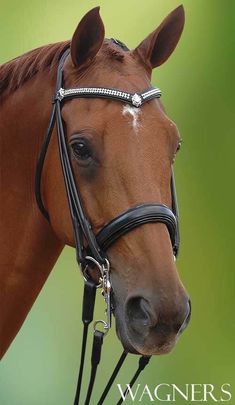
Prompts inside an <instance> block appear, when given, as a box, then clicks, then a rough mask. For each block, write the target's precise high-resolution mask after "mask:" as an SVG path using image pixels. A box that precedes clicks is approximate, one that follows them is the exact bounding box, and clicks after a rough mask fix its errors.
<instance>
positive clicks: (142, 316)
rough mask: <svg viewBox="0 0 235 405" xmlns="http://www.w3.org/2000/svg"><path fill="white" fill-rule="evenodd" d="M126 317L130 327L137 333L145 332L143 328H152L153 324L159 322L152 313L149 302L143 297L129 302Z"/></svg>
mask: <svg viewBox="0 0 235 405" xmlns="http://www.w3.org/2000/svg"><path fill="white" fill-rule="evenodd" d="M126 316H127V321H128V323H129V325H130V326H131V328H132V329H133V330H135V331H136V332H141V331H143V327H145V328H146V327H148V328H149V327H151V326H152V323H153V322H155V323H156V321H157V320H156V317H154V316H153V314H152V313H151V308H150V305H149V303H148V301H147V300H146V299H144V298H142V297H133V298H130V299H129V300H128V302H127V305H126ZM153 318H154V321H153Z"/></svg>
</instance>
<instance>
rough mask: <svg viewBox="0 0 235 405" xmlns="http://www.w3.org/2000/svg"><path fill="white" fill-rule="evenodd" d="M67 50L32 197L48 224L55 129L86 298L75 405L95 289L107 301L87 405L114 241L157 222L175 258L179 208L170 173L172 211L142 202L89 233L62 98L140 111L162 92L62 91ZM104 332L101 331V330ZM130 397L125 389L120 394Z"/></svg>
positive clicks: (105, 323) (108, 320) (108, 311)
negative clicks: (95, 274)
mask: <svg viewBox="0 0 235 405" xmlns="http://www.w3.org/2000/svg"><path fill="white" fill-rule="evenodd" d="M69 52H70V50H69V48H68V49H66V51H65V52H64V54H63V55H62V57H61V59H60V62H59V66H58V72H57V81H56V89H55V95H54V98H53V108H52V113H51V118H50V121H49V125H48V129H47V132H46V136H45V139H44V142H43V145H42V147H41V151H40V156H39V160H38V163H37V168H36V178H35V196H36V200H37V204H38V207H39V209H40V210H41V212H42V214H43V215H44V217H45V218H46V219H47V220H48V221H50V218H49V214H48V212H47V210H46V208H45V206H44V204H43V200H42V195H41V176H42V170H43V166H44V161H45V157H46V153H47V149H48V146H49V143H50V139H51V136H52V132H53V129H54V127H55V125H56V128H57V139H58V147H59V155H60V161H61V167H62V171H63V177H64V183H65V188H66V193H67V199H68V203H69V210H70V215H71V219H72V224H73V230H74V238H75V246H76V257H77V262H78V264H79V265H80V268H81V272H82V275H83V277H84V294H83V307H82V322H83V339H82V347H81V357H80V368H79V375H78V382H77V390H76V396H75V399H74V405H77V404H79V400H80V393H81V386H82V377H83V369H84V362H85V354H86V343H87V335H88V328H89V325H90V324H91V322H92V321H93V314H94V307H95V298H96V290H97V289H98V288H101V289H102V294H103V297H104V301H105V313H106V319H105V320H98V321H95V323H94V336H93V345H92V355H91V373H90V381H89V386H88V390H87V394H86V399H85V402H84V403H85V405H88V404H89V403H90V400H91V395H92V391H93V387H94V382H95V377H96V372H97V368H98V365H99V362H100V358H101V350H102V344H103V339H104V337H105V336H106V334H107V333H108V331H109V329H110V328H111V324H112V313H113V308H112V285H111V279H110V268H111V266H110V262H109V259H108V256H107V254H106V251H107V249H108V248H109V247H110V246H111V245H112V244H113V243H115V241H116V240H117V239H119V238H120V237H122V236H123V235H125V234H126V233H128V232H130V231H131V230H133V229H134V228H136V227H138V226H141V225H143V224H146V223H155V222H160V223H163V224H165V225H166V227H167V229H168V232H169V235H170V239H171V243H172V249H173V254H174V256H175V257H176V256H177V253H178V249H179V228H178V207H177V199H176V191H175V184H174V175H173V170H172V176H171V195H172V207H171V209H170V208H169V207H167V206H165V205H163V204H159V203H145V204H141V205H137V206H134V207H132V208H130V209H128V210H127V211H125V212H123V213H121V214H120V215H118V216H117V217H115V218H114V219H113V220H111V221H110V222H109V223H108V224H106V225H105V226H104V227H103V228H102V229H101V231H100V232H99V233H98V234H97V235H95V234H94V233H93V231H92V226H91V224H90V222H89V219H88V218H87V216H86V214H85V210H84V207H83V205H82V202H81V198H80V194H79V189H78V188H77V186H76V183H75V178H74V174H73V169H72V164H71V161H70V156H69V151H68V144H67V137H66V134H65V131H64V126H63V121H62V116H61V108H62V105H63V103H64V102H66V100H68V99H71V98H105V99H110V100H115V101H117V102H122V103H123V102H125V103H128V104H130V105H132V106H134V107H136V108H140V107H141V106H142V105H143V104H144V103H146V102H149V101H151V100H152V99H154V98H159V97H160V96H161V91H160V90H159V89H158V88H150V89H147V90H145V91H144V92H142V93H134V94H133V93H127V92H125V91H121V90H117V89H111V88H102V87H87V88H84V87H83V88H75V89H64V88H63V66H64V62H65V59H66V57H67V56H68V55H69ZM94 267H96V268H97V269H98V271H99V275H100V277H99V283H98V284H96V283H95V282H94V281H93V280H92V279H91V277H90V276H89V275H88V272H87V271H88V269H89V270H90V271H91V272H92V270H93V269H94ZM101 328H102V331H101V330H99V329H101ZM126 356H127V353H126V352H125V351H124V352H123V353H122V355H121V357H120V359H119V361H118V363H117V365H116V367H115V369H114V371H113V373H112V375H111V377H110V379H109V381H108V383H107V385H106V387H105V389H104V391H103V393H102V395H101V397H100V400H99V401H98V405H101V404H103V402H104V400H105V398H106V396H107V394H108V392H109V390H110V388H111V386H112V383H113V382H114V379H115V378H116V376H117V374H118V372H119V370H120V368H121V366H122V365H123V362H124V361H125V359H126ZM150 357H151V356H141V357H140V359H139V365H138V368H137V371H136V373H135V375H134V376H133V378H132V380H131V382H130V387H132V385H133V384H134V383H135V381H136V379H137V378H138V376H139V374H140V373H141V372H142V371H143V369H144V368H145V366H146V365H147V364H148V362H149V360H150ZM127 394H128V391H127V390H126V391H125V393H124V396H126V395H127ZM122 402H123V398H120V400H119V401H118V403H117V404H121V403H122Z"/></svg>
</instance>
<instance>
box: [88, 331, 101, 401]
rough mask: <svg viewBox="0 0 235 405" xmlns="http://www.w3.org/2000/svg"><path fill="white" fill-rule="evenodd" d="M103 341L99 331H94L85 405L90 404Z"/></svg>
mask: <svg viewBox="0 0 235 405" xmlns="http://www.w3.org/2000/svg"><path fill="white" fill-rule="evenodd" d="M103 339H104V333H103V332H100V331H99V330H95V332H94V338H93V345H92V355H91V374H90V381H89V386H88V390H87V396H86V400H85V405H89V403H90V399H91V394H92V390H93V387H94V382H95V377H96V372H97V368H98V365H99V362H100V357H101V349H102V344H103Z"/></svg>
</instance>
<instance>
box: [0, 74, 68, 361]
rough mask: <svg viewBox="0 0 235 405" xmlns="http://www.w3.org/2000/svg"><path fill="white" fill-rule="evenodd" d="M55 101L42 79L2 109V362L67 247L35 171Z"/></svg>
mask: <svg viewBox="0 0 235 405" xmlns="http://www.w3.org/2000/svg"><path fill="white" fill-rule="evenodd" d="M51 95H52V83H49V84H48V83H47V81H46V80H42V77H41V78H40V77H36V78H35V79H33V80H31V81H30V82H28V83H27V84H25V85H24V86H23V87H22V88H21V89H19V90H18V91H16V92H15V93H14V94H13V95H11V96H9V97H8V99H7V100H6V101H5V102H4V103H3V104H2V105H0V134H1V138H0V142H1V149H0V151H1V183H0V187H1V190H0V195H1V221H0V227H1V228H0V357H1V355H3V354H4V352H5V351H6V350H7V348H8V346H9V345H10V343H11V341H12V340H13V338H14V337H15V335H16V334H17V332H18V330H19V329H20V327H21V325H22V323H23V321H24V319H25V317H26V316H27V314H28V312H29V310H30V308H31V306H32V305H33V303H34V301H35V299H36V297H37V295H38V293H39V292H40V290H41V288H42V286H43V284H44V282H45V281H46V279H47V277H48V275H49V273H50V270H51V269H52V267H53V265H54V263H55V261H56V259H57V257H58V255H59V253H60V252H61V249H62V247H63V245H62V244H61V242H59V241H58V239H57V238H56V236H55V235H54V233H53V231H52V229H51V228H50V225H49V224H48V223H47V222H46V221H45V219H44V218H43V217H42V215H41V213H40V212H39V210H38V207H37V205H36V202H35V197H34V177H35V166H36V161H37V157H38V153H39V149H40V146H41V143H42V141H43V133H44V132H45V129H46V126H47V123H48V120H49V116H50V110H51V103H50V101H51Z"/></svg>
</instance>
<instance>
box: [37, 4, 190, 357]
mask: <svg viewBox="0 0 235 405" xmlns="http://www.w3.org/2000/svg"><path fill="white" fill-rule="evenodd" d="M183 26H184V11H183V7H182V6H180V7H178V8H177V9H175V10H174V11H173V12H172V13H171V14H169V15H168V16H167V17H166V18H165V19H164V21H163V22H162V23H161V24H160V25H159V26H158V27H157V28H156V29H155V30H154V31H153V32H152V33H151V34H150V35H149V36H147V38H145V39H144V40H143V41H142V42H141V43H140V45H138V46H137V47H136V48H135V49H134V50H128V49H127V48H126V46H124V45H123V44H122V43H121V42H119V41H117V40H110V39H105V37H104V25H103V22H102V20H101V17H100V15H99V8H95V9H93V10H91V11H90V12H88V13H87V14H86V15H85V16H84V17H83V19H82V20H81V22H80V23H79V25H78V27H77V29H76V30H75V32H74V35H73V38H72V41H71V44H70V53H69V55H68V56H67V58H66V60H65V64H64V71H63V74H64V83H65V87H66V88H81V87H91V86H94V87H108V88H114V89H120V90H121V91H125V92H129V93H137V94H138V93H142V92H143V91H144V90H145V89H148V88H150V86H151V85H150V80H151V73H152V70H153V69H154V68H156V67H158V66H160V65H162V64H163V63H164V62H165V61H166V60H167V59H168V57H169V56H170V55H171V53H172V52H173V51H174V49H175V47H176V45H177V43H178V41H179V38H180V36H181V33H182V30H183ZM61 114H62V119H63V124H64V129H65V131H66V136H67V143H68V152H69V155H70V160H71V162H72V168H73V172H74V176H75V181H76V185H77V187H78V188H79V192H80V197H81V200H82V203H83V206H84V208H85V212H86V214H87V217H88V218H89V220H90V223H91V224H92V229H93V231H94V233H95V234H98V233H99V231H100V230H101V229H102V228H103V227H104V226H105V225H106V224H107V223H109V222H110V221H111V220H112V219H113V218H115V217H116V216H118V215H119V214H120V213H122V212H124V211H126V210H127V209H128V208H130V207H134V206H137V205H138V204H144V203H156V202H157V203H159V204H164V205H166V206H168V207H171V206H172V195H171V186H170V184H171V176H172V165H173V162H174V159H175V156H176V153H177V150H178V149H179V147H180V142H181V138H180V134H179V131H178V129H177V127H176V125H175V123H174V122H173V121H172V120H171V119H170V118H169V117H168V116H167V114H166V112H165V110H164V107H163V105H162V103H161V102H160V100H159V99H153V100H151V101H149V102H147V103H145V104H144V105H143V106H141V108H137V107H136V106H132V105H129V104H127V103H125V102H124V103H123V102H122V103H120V102H117V101H115V100H110V99H100V98H99V99H98V98H94V99H91V98H89V99H84V98H83V99H81V98H79V99H77V98H76V99H75V98H74V99H71V100H66V102H65V103H63V106H62V112H61ZM46 166H47V168H46V170H45V172H46V175H44V179H43V187H44V198H45V201H46V205H47V209H48V212H49V215H50V222H51V226H52V227H53V229H54V231H55V233H56V234H57V236H58V238H59V239H60V240H62V241H63V242H64V243H66V244H68V245H71V246H74V245H75V242H74V234H73V228H72V224H71V218H70V213H69V209H68V201H67V197H66V193H65V187H64V182H63V176H62V171H61V166H60V162H59V156H58V151H57V150H56V149H55V148H54V149H52V148H50V150H49V153H48V157H47V163H46ZM106 253H107V254H108V257H109V260H110V263H111V281H112V288H113V294H112V301H113V306H114V314H115V318H116V329H117V334H118V336H119V338H120V340H121V342H122V344H123V346H124V348H125V349H126V350H127V351H129V352H132V353H140V354H145V355H150V354H163V353H166V352H168V351H170V350H171V349H172V348H173V346H174V344H175V342H176V341H177V338H178V337H179V335H180V333H181V332H182V331H183V330H184V328H185V327H186V325H187V323H188V320H189V315H190V304H189V298H188V295H187V293H186V291H185V288H184V287H183V285H182V283H181V281H180V278H179V275H178V272H177V269H176V264H175V260H174V256H173V253H172V243H171V239H170V235H169V232H168V229H167V227H166V225H165V224H163V223H147V224H143V225H141V226H138V227H137V228H135V229H133V230H132V231H131V232H129V233H126V234H125V235H123V236H122V237H120V238H119V239H118V240H116V241H115V243H113V244H112V246H110V247H109V248H108V251H107V252H106Z"/></svg>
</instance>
